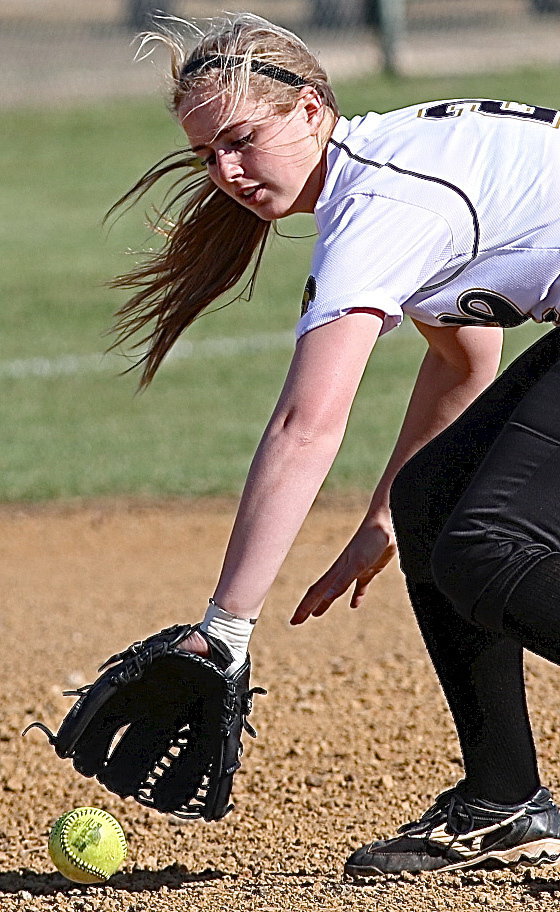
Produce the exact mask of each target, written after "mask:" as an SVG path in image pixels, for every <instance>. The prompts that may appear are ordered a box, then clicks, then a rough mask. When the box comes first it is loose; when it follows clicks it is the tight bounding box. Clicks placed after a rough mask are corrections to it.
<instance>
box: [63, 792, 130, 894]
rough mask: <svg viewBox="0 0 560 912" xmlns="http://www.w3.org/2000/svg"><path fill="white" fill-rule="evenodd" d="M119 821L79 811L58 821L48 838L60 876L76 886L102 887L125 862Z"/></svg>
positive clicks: (98, 812) (94, 810)
mask: <svg viewBox="0 0 560 912" xmlns="http://www.w3.org/2000/svg"><path fill="white" fill-rule="evenodd" d="M126 853H127V845H126V837H125V835H124V833H123V831H122V827H121V825H120V823H119V822H118V820H115V818H114V817H113V816H112V815H111V814H109V813H107V811H102V810H101V809H100V808H95V807H79V808H74V810H73V811H68V812H67V813H66V814H63V815H62V817H59V818H58V820H57V821H56V823H55V824H54V826H53V828H52V830H51V832H50V835H49V855H50V856H51V859H52V861H53V862H54V864H55V866H56V867H57V868H58V870H59V871H60V873H61V874H63V875H64V877H66V878H68V880H74V881H76V883H102V882H103V881H105V880H108V879H109V877H111V875H112V874H114V873H115V871H117V870H118V869H119V868H120V866H121V864H122V863H123V861H124V860H125V858H126Z"/></svg>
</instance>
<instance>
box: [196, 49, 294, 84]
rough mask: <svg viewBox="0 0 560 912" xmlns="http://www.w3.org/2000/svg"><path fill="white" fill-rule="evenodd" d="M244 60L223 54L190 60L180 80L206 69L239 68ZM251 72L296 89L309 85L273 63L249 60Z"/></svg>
mask: <svg viewBox="0 0 560 912" xmlns="http://www.w3.org/2000/svg"><path fill="white" fill-rule="evenodd" d="M244 59H245V58H244V57H228V56H226V55H225V54H213V55H211V56H209V57H197V58H196V60H191V62H190V63H187V64H186V65H185V66H184V67H183V69H182V70H181V77H180V78H181V79H184V77H185V76H190V75H191V73H196V72H198V71H200V70H205V69H206V68H208V67H209V68H213V69H217V70H225V69H227V68H229V67H234V66H240V65H241V64H242V63H243V61H244ZM251 72H252V73H259V75H261V76H268V78H269V79H276V81H277V82H285V83H286V85H291V86H295V87H296V88H300V87H301V86H305V85H309V82H308V80H306V79H303V78H302V77H301V76H298V75H297V73H292V72H291V70H285V69H284V68H283V67H279V66H276V64H273V63H265V62H264V60H256V59H255V58H254V57H253V59H252V60H251Z"/></svg>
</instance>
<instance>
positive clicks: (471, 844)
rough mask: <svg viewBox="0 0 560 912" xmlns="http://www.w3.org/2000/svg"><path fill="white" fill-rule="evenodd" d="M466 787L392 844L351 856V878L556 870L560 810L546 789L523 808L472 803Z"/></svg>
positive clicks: (439, 800)
mask: <svg viewBox="0 0 560 912" xmlns="http://www.w3.org/2000/svg"><path fill="white" fill-rule="evenodd" d="M462 785H463V783H461V782H460V783H459V784H458V785H457V786H455V788H452V789H448V790H447V791H445V792H443V793H442V794H441V795H440V796H439V798H437V800H436V803H435V804H434V805H433V806H432V807H431V808H429V810H427V811H426V813H425V814H423V815H422V817H421V818H420V820H417V821H415V822H414V823H406V824H405V825H404V826H402V827H399V830H398V832H399V833H400V834H401V835H399V836H395V837H393V838H392V839H384V840H382V841H380V842H372V843H370V845H367V846H363V847H362V848H361V849H357V850H356V851H355V852H353V853H352V855H350V857H349V859H348V861H347V862H346V865H345V867H344V872H345V874H348V875H349V876H350V877H355V878H360V877H375V876H376V875H379V874H399V873H402V872H405V871H407V872H409V873H411V874H418V873H419V872H420V871H454V870H458V869H459V868H472V867H475V866H478V867H483V868H487V869H488V868H501V867H506V866H508V865H514V864H518V863H521V864H528V865H537V864H555V863H556V862H557V860H558V859H559V858H560V810H559V809H558V807H557V806H556V805H555V804H554V802H553V800H552V797H551V794H550V792H549V791H548V789H546V788H539V789H538V791H536V792H535V794H534V795H533V796H532V797H531V798H529V800H528V801H525V802H523V804H494V803H493V802H492V801H486V800H485V799H483V798H470V797H468V796H467V795H466V794H464V793H463V792H462V791H461V786H462Z"/></svg>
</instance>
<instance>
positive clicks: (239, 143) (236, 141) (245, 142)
mask: <svg viewBox="0 0 560 912" xmlns="http://www.w3.org/2000/svg"><path fill="white" fill-rule="evenodd" d="M252 139H253V134H252V133H248V134H247V136H242V137H241V138H240V139H234V140H233V142H232V146H236V147H237V146H247V145H249V143H250V142H251V141H252Z"/></svg>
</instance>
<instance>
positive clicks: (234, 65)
mask: <svg viewBox="0 0 560 912" xmlns="http://www.w3.org/2000/svg"><path fill="white" fill-rule="evenodd" d="M178 22H179V20H173V23H174V25H173V27H172V28H170V27H169V26H166V27H165V28H163V29H162V30H161V31H160V32H150V33H147V34H145V35H143V36H141V45H140V47H141V50H144V49H145V48H146V47H148V46H149V45H150V43H151V42H153V41H159V42H163V44H164V45H165V46H166V47H167V48H168V50H169V52H170V56H171V100H170V107H171V110H172V111H173V113H174V114H175V115H177V111H178V109H179V107H180V105H181V103H182V101H183V99H184V98H185V97H186V96H189V95H190V94H191V93H192V92H193V91H194V90H198V89H200V88H211V90H212V92H213V93H214V95H213V97H216V96H217V95H222V94H224V93H227V95H228V97H230V98H233V100H234V105H235V102H236V101H238V100H240V99H242V98H243V97H244V96H246V95H247V92H248V91H249V90H250V89H254V90H255V91H256V93H257V94H258V96H259V97H260V98H263V99H265V100H266V101H267V102H268V103H270V104H271V105H273V106H274V108H275V109H276V110H277V111H278V112H288V111H291V110H292V109H293V108H294V107H295V105H296V103H297V100H298V97H299V92H300V89H299V88H298V87H297V86H293V85H288V84H286V83H285V82H281V81H280V80H277V79H273V78H270V77H269V76H268V75H264V74H263V72H258V69H259V67H260V63H261V62H262V63H264V64H265V65H269V66H270V67H280V68H283V69H284V70H289V71H290V73H292V74H296V75H297V76H299V77H301V80H303V83H304V84H306V85H309V86H312V87H313V88H314V89H315V90H316V92H317V94H318V95H319V96H320V97H321V99H322V100H323V102H324V104H325V106H326V111H327V112H328V113H329V114H332V116H331V117H329V118H328V119H326V130H324V131H323V136H322V137H321V140H322V141H323V142H324V143H326V142H327V140H328V135H329V134H330V128H331V127H332V124H333V123H334V120H335V119H336V116H337V115H338V113H339V112H338V106H337V103H336V100H335V97H334V93H333V91H332V88H331V86H330V84H329V81H328V78H327V75H326V73H325V72H324V70H323V69H322V67H321V66H320V64H319V62H318V60H317V59H316V57H315V56H314V55H313V54H312V53H311V52H310V51H309V50H308V48H307V47H306V45H305V44H304V43H303V42H302V41H301V40H300V39H299V38H298V37H297V36H296V35H293V34H292V33H291V32H289V31H287V30H286V29H283V28H280V27H279V26H276V25H273V24H272V23H270V22H268V21H267V20H266V19H262V18H261V17H260V16H256V15H253V14H251V13H239V14H233V15H231V16H228V17H224V18H215V19H211V20H208V22H207V28H206V30H205V31H204V33H203V32H202V31H201V30H200V29H199V28H196V29H194V28H193V27H192V26H190V30H191V32H192V31H194V32H195V34H196V36H197V38H198V41H197V43H196V46H195V47H194V49H192V50H191V51H190V53H188V54H187V53H186V52H185V49H184V45H185V36H184V35H181V33H180V32H178V31H177V23H178ZM180 24H181V25H182V26H186V25H187V23H180ZM187 37H188V35H187ZM208 55H213V56H216V55H220V57H224V58H225V59H226V61H227V63H228V64H229V65H224V66H221V67H219V68H212V69H209V68H207V67H202V68H201V69H197V68H195V70H194V71H193V72H187V73H185V70H188V65H189V63H192V62H193V61H195V60H197V61H198V60H199V59H200V58H204V57H207V56H208ZM257 61H258V62H259V63H258V65H257V67H255V65H254V63H253V62H257ZM252 63H253V68H251V64H252ZM261 69H262V68H261ZM255 70H256V71H255ZM265 72H266V66H265ZM301 84H302V83H299V85H301ZM162 178H171V187H170V188H169V189H168V191H167V193H166V196H165V198H164V204H163V208H162V210H161V211H159V212H158V216H157V218H156V219H155V220H154V221H153V223H152V225H151V227H152V229H153V230H154V231H155V232H157V233H158V234H159V235H161V236H162V237H163V238H164V241H163V244H162V246H161V248H160V249H159V250H157V251H155V252H151V253H148V254H146V256H145V260H144V262H143V263H141V264H139V265H138V266H136V267H135V268H134V269H132V270H131V271H130V272H128V273H126V274H125V275H121V276H117V277H116V278H115V279H114V280H113V281H112V283H111V285H112V286H113V287H115V288H128V289H137V290H136V292H135V293H134V295H133V296H132V297H131V298H130V300H129V301H127V303H125V304H124V305H123V306H122V307H121V308H120V309H119V310H118V311H117V313H116V315H115V317H116V322H115V325H114V327H113V329H114V332H115V334H116V338H115V341H114V342H113V344H112V345H111V349H114V348H117V347H120V346H121V345H122V344H123V343H125V342H128V341H129V340H130V339H131V337H132V336H135V335H136V334H137V333H140V334H141V337H140V338H139V340H138V341H136V342H135V343H134V344H133V346H132V348H133V349H134V350H136V349H138V348H141V347H142V348H143V347H146V351H145V353H144V354H142V355H141V356H140V357H139V358H138V361H137V363H136V365H134V366H138V365H142V373H141V378H140V383H139V385H140V388H142V387H145V386H147V385H148V384H149V383H150V381H151V380H152V379H153V377H154V375H155V373H156V371H157V369H158V368H159V366H160V364H161V362H162V360H163V359H164V357H165V355H166V354H167V352H168V351H169V350H170V349H171V347H172V346H173V344H174V343H175V342H176V341H177V339H178V338H179V336H180V335H181V333H182V332H183V330H185V329H186V328H187V327H188V326H189V325H190V324H191V323H192V322H193V321H194V320H195V319H196V317H197V316H198V315H199V314H200V313H201V311H203V310H204V309H205V308H206V307H207V306H208V305H209V304H210V303H211V302H212V301H214V300H215V299H216V298H218V297H219V296H220V295H221V294H223V293H224V292H226V291H229V290H230V289H231V288H233V286H234V285H235V284H236V283H237V282H238V281H239V280H240V279H241V278H242V277H243V276H244V275H245V273H246V272H247V270H248V269H249V267H251V271H250V273H249V278H248V281H247V283H246V285H245V287H244V288H243V289H242V291H241V292H240V293H239V294H238V295H236V296H235V297H234V298H233V300H238V299H239V298H240V297H242V295H246V296H247V297H248V298H250V297H251V295H252V293H253V289H254V285H255V280H256V276H257V273H258V270H259V267H260V264H261V261H262V256H263V252H264V248H265V244H266V241H267V238H268V236H269V233H270V229H271V227H272V223H271V222H266V221H263V220H262V219H260V218H259V217H258V216H257V215H255V213H253V212H251V211H250V210H249V209H246V208H245V207H244V206H242V205H241V204H240V203H238V202H236V200H234V199H232V198H231V197H229V196H228V195H227V194H225V193H224V192H223V191H221V190H220V189H218V188H217V187H216V185H215V184H214V183H213V182H212V181H211V179H210V178H209V176H208V175H207V173H206V170H205V168H204V166H203V165H202V164H201V162H200V160H199V158H198V157H197V156H196V155H195V154H194V153H193V152H191V151H190V150H189V149H182V150H179V151H177V152H172V153H171V154H170V155H167V156H165V157H164V158H162V159H161V160H160V161H159V162H157V164H155V165H154V166H153V167H152V168H150V169H149V170H148V171H146V173H145V174H143V175H142V177H141V178H140V179H139V180H138V181H137V183H136V184H135V185H134V186H133V187H131V189H130V190H128V191H127V192H126V193H125V194H124V195H123V196H122V197H121V198H120V199H119V200H118V201H117V202H116V203H115V205H114V206H112V208H111V209H110V210H109V212H108V213H107V215H108V216H109V215H111V214H112V213H114V212H115V210H116V209H117V208H119V207H121V206H122V205H123V204H127V203H128V204H132V202H135V201H137V200H138V199H139V198H140V197H142V196H143V195H144V194H145V193H146V192H147V191H149V190H151V188H152V187H153V186H154V184H156V183H157V182H158V181H159V180H161V179H162Z"/></svg>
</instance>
